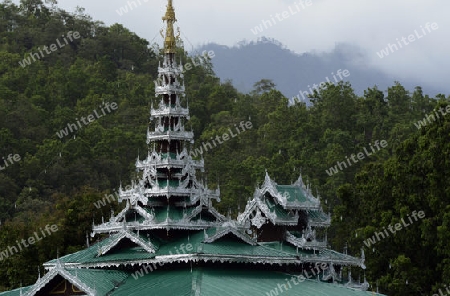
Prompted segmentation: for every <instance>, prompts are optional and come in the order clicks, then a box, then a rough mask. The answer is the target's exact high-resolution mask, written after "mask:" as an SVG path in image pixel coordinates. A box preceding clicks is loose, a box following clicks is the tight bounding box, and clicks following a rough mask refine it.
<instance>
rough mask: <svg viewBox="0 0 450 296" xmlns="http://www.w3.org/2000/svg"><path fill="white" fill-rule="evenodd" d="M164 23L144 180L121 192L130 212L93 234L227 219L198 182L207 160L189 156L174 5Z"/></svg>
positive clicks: (140, 164)
mask: <svg viewBox="0 0 450 296" xmlns="http://www.w3.org/2000/svg"><path fill="white" fill-rule="evenodd" d="M162 19H163V21H165V22H166V32H165V39H164V60H163V65H162V66H161V65H160V66H159V67H158V79H157V80H156V81H155V96H156V97H157V98H158V101H159V103H158V107H157V108H154V106H153V104H152V107H151V111H150V120H151V122H152V124H151V125H150V127H149V130H148V132H147V144H148V155H147V158H146V159H145V160H142V161H141V160H139V159H138V160H137V162H136V168H137V170H138V171H140V172H141V173H142V175H141V177H140V179H139V180H138V181H137V182H135V183H133V186H132V188H131V189H129V190H122V189H120V191H119V193H120V198H119V201H125V202H126V203H127V205H126V208H125V209H124V210H123V211H122V212H121V213H119V215H117V216H115V217H111V220H110V221H109V222H108V223H103V224H102V225H99V226H96V227H94V233H104V232H111V231H118V230H120V229H122V228H123V225H122V224H124V225H125V227H126V228H128V229H130V230H151V229H162V228H164V229H167V230H170V229H197V230H199V229H200V230H201V229H205V228H206V227H210V226H214V225H215V223H216V222H221V221H224V219H225V218H224V217H223V216H222V215H221V214H219V213H218V212H217V211H216V210H215V209H214V208H213V207H212V202H211V199H216V200H219V194H220V192H219V190H208V189H207V188H205V187H204V186H203V184H202V183H200V182H199V180H197V177H196V171H197V170H201V171H203V170H204V161H203V159H201V160H193V159H192V157H191V156H190V154H189V150H190V145H192V143H193V142H194V134H193V132H191V131H187V130H186V129H185V123H186V121H188V120H189V118H190V117H189V109H188V108H187V107H183V106H182V103H181V100H182V99H183V98H184V97H185V87H184V82H183V73H182V72H183V67H182V65H181V64H180V65H178V64H177V61H176V41H177V37H176V36H175V34H174V28H173V27H174V23H175V22H176V17H175V10H174V8H173V5H172V1H171V0H169V3H168V5H167V11H166V14H165V15H164V17H163V18H162ZM131 213H134V214H131ZM135 216H136V218H135ZM137 216H139V217H137ZM133 219H134V220H133Z"/></svg>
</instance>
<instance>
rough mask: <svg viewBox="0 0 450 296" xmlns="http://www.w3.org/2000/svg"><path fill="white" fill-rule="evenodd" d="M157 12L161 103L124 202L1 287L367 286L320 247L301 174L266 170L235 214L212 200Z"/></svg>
mask: <svg viewBox="0 0 450 296" xmlns="http://www.w3.org/2000/svg"><path fill="white" fill-rule="evenodd" d="M163 21H164V22H165V23H166V30H165V34H163V37H164V60H163V61H162V64H160V66H159V68H158V79H157V80H156V81H155V96H156V98H157V101H158V102H159V103H158V105H157V106H153V105H152V106H151V110H150V119H151V124H150V126H149V130H148V132H147V144H148V152H147V153H146V154H147V155H146V157H145V158H144V159H139V158H138V159H137V161H136V169H137V170H138V171H139V177H138V178H137V179H136V180H134V181H133V182H132V185H131V186H130V187H128V188H127V189H126V190H124V189H123V188H120V189H119V195H120V198H119V202H120V203H121V204H123V209H122V210H121V211H120V212H119V213H117V214H115V213H111V217H110V218H109V220H107V221H103V223H101V224H99V225H93V228H92V233H91V236H92V237H93V238H94V240H96V241H97V243H95V244H93V245H91V246H88V247H87V248H86V249H84V250H82V251H79V252H76V253H74V254H69V255H65V256H63V257H60V258H57V259H55V260H52V261H49V262H47V263H45V264H44V267H45V269H46V271H47V273H46V274H45V275H44V276H42V277H41V276H39V278H38V279H37V281H36V283H35V284H34V285H32V286H28V287H22V288H20V289H16V290H13V291H9V292H4V293H0V295H2V296H6V295H7V296H10V295H24V296H25V295H26V296H34V295H38V296H41V295H89V296H104V295H112V296H119V295H120V296H121V295H124V296H129V295H134V296H139V295H146V296H147V295H158V296H160V295H171V296H172V295H198V296H200V295H208V296H210V295H221V296H226V295H233V296H235V295H247V296H248V295H279V294H283V295H306V296H309V295H314V296H315V295H333V296H336V295H337V296H339V295H346V296H348V295H374V293H373V292H368V291H367V290H368V289H369V284H368V283H367V281H366V280H365V279H363V281H361V280H358V281H355V280H353V279H352V277H351V268H354V269H359V270H364V269H365V266H364V252H361V256H362V258H356V257H353V256H350V255H348V254H343V253H339V252H335V251H333V250H330V249H328V248H327V237H326V229H327V228H328V227H329V226H330V223H331V218H330V215H329V214H327V213H325V212H324V211H323V210H322V207H321V202H320V198H319V197H316V196H314V195H313V193H312V192H311V189H310V187H309V185H307V184H305V183H304V181H303V180H302V177H301V176H300V177H299V179H298V180H297V181H296V182H295V183H293V184H291V185H278V184H277V183H276V182H275V181H273V180H272V179H271V178H270V176H269V174H268V173H267V172H266V173H265V180H264V183H263V184H262V185H261V186H260V187H258V188H256V190H255V192H254V195H253V198H252V199H250V200H249V201H248V203H247V205H246V208H245V210H244V211H243V212H242V213H240V214H239V215H238V217H237V219H232V218H230V217H225V216H224V215H222V214H221V213H219V212H218V211H217V210H216V209H215V208H214V206H213V200H214V201H216V202H220V189H219V188H217V189H209V188H208V186H207V184H205V183H204V182H203V181H202V180H199V179H197V177H196V175H197V173H198V172H202V171H203V170H204V161H203V159H200V160H198V159H193V158H192V157H191V155H190V152H191V151H192V149H193V143H194V134H193V132H192V131H187V130H186V129H185V124H186V122H187V121H188V120H189V118H190V117H189V109H188V106H184V105H186V104H185V103H183V102H185V101H186V99H185V87H184V81H183V66H182V64H181V62H179V61H177V59H176V52H177V50H176V45H177V39H178V38H179V37H178V36H176V35H175V32H174V23H175V22H176V17H175V10H174V7H173V3H172V0H168V5H167V11H166V14H165V15H164V17H163ZM262 173H264V172H262ZM378 295H379V294H378Z"/></svg>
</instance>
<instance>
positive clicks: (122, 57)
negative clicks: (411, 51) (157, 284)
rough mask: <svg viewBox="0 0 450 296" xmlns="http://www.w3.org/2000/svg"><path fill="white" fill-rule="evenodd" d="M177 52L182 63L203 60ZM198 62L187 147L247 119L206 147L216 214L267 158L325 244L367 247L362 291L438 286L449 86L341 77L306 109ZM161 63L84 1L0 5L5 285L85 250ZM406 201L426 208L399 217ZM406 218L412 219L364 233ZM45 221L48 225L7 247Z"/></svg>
mask: <svg viewBox="0 0 450 296" xmlns="http://www.w3.org/2000/svg"><path fill="white" fill-rule="evenodd" d="M150 29H151V28H149V30H150ZM152 30H154V31H156V30H159V28H154V29H152ZM69 32H72V33H70V34H69ZM75 33H78V34H79V38H76V36H78V35H77V34H75ZM63 36H64V37H63ZM69 36H72V38H71V39H70V38H69ZM57 40H59V42H60V43H58V41H57ZM65 40H66V41H67V42H66V41H65ZM160 43H161V40H160ZM51 44H56V46H57V47H56V50H53V49H55V47H53V49H52V48H51V47H50V45H51ZM60 45H64V46H60ZM180 45H181V44H180ZM44 46H47V47H49V48H50V49H47V51H46V50H45V49H44ZM40 51H42V53H43V54H40ZM47 52H50V53H47ZM33 53H35V55H34V57H35V59H34V60H33V58H31V60H29V61H30V64H29V65H24V64H23V60H24V59H25V58H28V57H31V56H30V55H31V54H33ZM37 53H39V54H37ZM179 54H180V55H181V58H182V60H183V62H184V63H187V62H192V59H194V61H200V58H199V57H193V56H188V55H187V53H186V52H183V51H182V50H180V52H179ZM39 55H40V58H38V56H39ZM201 59H202V60H203V62H202V63H201V65H200V66H198V64H199V62H198V63H196V65H197V66H193V67H191V69H189V70H186V72H185V84H186V87H187V89H186V92H187V94H188V96H187V98H186V102H184V103H185V104H189V108H190V113H191V120H190V123H189V125H188V126H189V128H192V130H193V131H194V133H195V136H196V137H195V138H196V142H195V147H196V148H198V147H202V143H205V142H208V141H210V139H211V138H213V137H216V136H217V135H222V134H224V133H227V132H228V129H233V130H234V129H235V125H237V126H239V124H240V122H242V121H245V122H247V121H250V122H251V123H252V128H251V129H247V130H246V131H245V132H242V133H241V134H239V135H238V136H237V137H235V138H232V139H230V140H229V141H226V142H224V143H223V144H221V145H217V147H214V148H213V149H209V150H208V151H206V152H204V153H203V157H204V158H205V164H206V172H205V174H204V175H203V176H202V178H203V179H204V180H205V181H207V182H208V186H209V187H210V188H215V187H216V186H217V185H220V189H221V198H222V201H221V202H220V203H218V204H216V207H217V208H218V209H219V210H220V211H221V212H222V213H223V214H227V213H228V212H229V211H230V212H231V215H232V216H236V215H237V213H238V212H239V211H243V209H244V207H245V204H246V201H247V199H248V198H249V197H251V196H252V194H253V191H254V189H255V187H256V186H258V185H259V184H261V182H262V181H263V179H264V175H265V170H267V171H268V173H269V174H270V176H271V177H273V178H274V179H275V180H276V181H277V182H278V183H279V184H290V183H291V182H293V181H295V180H296V179H297V178H298V176H299V174H300V172H301V173H302V175H303V178H304V179H306V180H308V181H309V182H310V183H311V187H312V189H313V192H318V193H319V194H320V198H321V200H322V202H323V206H324V210H325V211H326V212H327V211H330V212H331V213H332V215H333V223H332V227H331V228H330V229H329V231H328V239H329V244H330V247H331V248H332V249H335V250H337V251H343V250H344V248H346V249H347V251H348V253H349V254H351V255H355V256H360V255H361V249H364V251H365V256H366V265H367V267H368V269H367V271H366V273H365V276H366V277H367V280H368V281H369V282H370V283H371V284H372V287H371V289H376V286H377V284H378V287H379V289H380V292H385V293H387V294H388V295H431V294H433V292H437V291H438V290H439V289H442V288H443V287H444V285H446V284H449V282H448V279H450V247H449V243H450V231H449V228H450V214H449V212H450V201H449V197H450V185H449V181H450V180H449V178H450V155H449V152H450V143H449V139H450V115H446V114H447V113H450V107H449V108H448V109H447V106H449V105H450V98H449V97H446V95H439V96H437V97H435V98H430V97H428V96H427V95H426V94H423V93H422V90H421V88H420V87H417V88H416V89H415V91H414V92H412V93H409V92H408V91H407V90H406V89H405V88H404V87H403V86H402V85H400V84H399V83H395V82H393V84H392V86H391V87H390V88H388V89H387V91H386V92H385V91H384V90H379V89H377V88H376V87H372V86H371V83H370V81H369V82H367V86H368V88H367V90H366V91H365V93H364V96H362V97H358V96H357V95H355V93H354V91H353V89H352V87H351V85H350V84H349V83H342V82H341V83H339V84H336V85H333V84H328V85H327V86H326V87H324V88H322V89H320V91H316V92H315V93H314V94H313V95H312V97H311V101H312V102H313V105H312V106H311V107H309V108H307V107H306V106H305V105H304V104H302V103H300V104H296V105H293V106H288V99H287V98H286V97H284V95H283V94H282V93H280V92H279V91H278V90H277V88H276V85H274V84H273V83H272V82H271V81H269V80H262V81H260V82H259V83H257V84H255V86H254V90H253V91H252V92H250V93H248V94H242V93H239V92H238V91H237V90H236V89H235V88H234V87H233V85H232V84H231V83H230V82H224V81H220V79H218V78H217V77H216V76H215V74H214V72H213V69H212V66H211V62H210V61H208V60H207V59H205V58H204V57H202V58H201ZM160 60H161V52H160V49H159V47H158V46H157V45H156V44H149V42H148V41H146V40H144V39H142V38H140V37H139V36H137V35H136V34H134V33H133V32H130V31H129V30H127V29H126V28H124V27H123V26H122V25H119V24H115V25H112V26H110V27H107V26H105V25H103V24H102V23H101V22H98V21H94V20H93V19H91V17H89V16H87V15H86V14H85V13H84V12H83V10H82V9H79V10H78V11H77V12H76V13H75V14H69V13H67V12H65V11H62V10H60V9H58V8H57V6H56V3H53V4H52V3H50V4H44V3H43V1H41V0H22V1H21V5H20V6H16V5H14V4H12V3H11V2H10V1H3V2H2V3H0V166H1V167H0V221H1V225H0V256H2V257H1V258H0V291H1V290H5V289H10V288H13V287H19V286H20V285H24V286H25V285H30V284H32V283H34V282H35V280H36V278H37V276H38V271H39V272H40V273H41V275H42V274H43V273H44V270H43V268H42V263H44V262H46V261H47V260H49V259H53V258H56V257H57V256H62V255H65V254H67V253H71V252H74V251H77V250H80V249H82V248H84V247H85V246H86V244H87V239H90V236H87V234H89V233H90V229H91V227H92V223H93V222H95V223H99V222H100V221H101V220H102V219H108V218H109V216H110V215H111V211H115V212H116V213H117V211H118V210H119V209H121V208H122V207H123V205H120V204H117V203H115V202H113V203H110V204H108V205H106V206H102V207H97V206H96V204H97V205H98V203H97V202H98V201H99V200H102V199H103V198H104V196H105V194H110V193H113V192H114V191H116V190H117V188H118V187H119V186H120V185H121V184H122V186H124V187H125V186H126V185H127V184H129V183H130V182H131V181H130V180H132V179H133V178H134V176H135V174H136V172H135V169H134V164H135V161H136V158H137V156H138V155H140V157H141V159H142V158H143V157H144V155H145V154H146V153H147V146H146V144H145V141H146V131H147V126H148V124H149V115H150V114H149V110H150V106H151V104H154V105H155V106H156V105H157V104H158V102H156V101H155V99H154V98H155V96H154V83H153V80H155V79H156V77H155V76H156V73H157V67H158V63H159V61H160ZM21 63H22V65H21ZM193 64H194V63H193ZM114 106H115V107H116V108H115V107H114ZM434 110H436V112H435V111H434ZM431 115H433V117H431ZM90 116H92V117H90ZM426 116H428V117H426ZM83 118H84V119H83ZM86 118H87V119H86ZM424 119H425V120H424ZM419 120H420V121H421V126H419V124H418V121H419ZM85 122H87V124H86V123H85ZM62 130H65V132H61V131H62ZM382 141H385V142H382ZM380 143H387V146H385V147H383V145H382V144H381V146H380ZM377 145H378V146H377ZM376 147H378V148H376ZM380 147H381V148H380ZM366 152H367V153H366ZM360 153H363V154H362V155H363V157H361V154H360ZM16 155H17V156H18V157H16V158H14V156H16ZM352 155H353V156H352ZM17 159H19V160H17ZM354 159H355V160H356V161H354ZM344 164H345V166H344ZM330 168H334V170H331V169H330ZM413 211H417V212H419V211H423V212H424V214H425V217H423V218H420V219H418V220H408V217H410V216H411V215H412V213H413ZM408 215H409V216H408ZM411 217H412V216H411ZM402 218H403V219H405V221H406V222H408V221H410V222H411V221H412V222H411V223H410V224H409V225H408V226H404V227H403V229H402V230H398V232H397V233H395V234H392V235H390V236H387V235H386V237H385V238H382V239H380V240H379V241H377V242H373V243H371V244H368V243H367V239H368V238H373V236H374V234H375V233H376V232H382V231H383V232H384V231H385V230H386V229H388V227H389V226H392V225H396V224H398V223H399V222H400V221H401V219H402ZM47 225H57V227H58V231H56V232H54V233H52V234H51V235H48V236H47V237H46V238H44V239H42V240H40V241H37V242H36V243H34V244H31V243H30V246H29V247H27V248H23V250H17V252H16V251H15V250H14V252H12V251H11V250H12V246H17V245H18V242H20V241H21V240H22V239H26V238H29V237H32V236H33V235H34V233H35V232H37V233H39V234H40V233H41V229H45V226H47ZM386 231H388V230H386ZM385 233H386V232H385ZM40 236H41V237H42V235H40ZM89 243H90V244H93V243H95V241H90V242H89ZM5 250H7V251H9V252H6V256H5V252H4V251H5ZM2 252H3V253H2ZM11 253H14V254H11ZM363 276H364V275H363V274H361V279H362V277H363Z"/></svg>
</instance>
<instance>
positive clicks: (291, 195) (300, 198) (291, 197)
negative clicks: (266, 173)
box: [276, 185, 317, 207]
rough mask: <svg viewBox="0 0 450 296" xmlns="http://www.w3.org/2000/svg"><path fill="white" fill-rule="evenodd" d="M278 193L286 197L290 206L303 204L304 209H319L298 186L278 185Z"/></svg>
mask: <svg viewBox="0 0 450 296" xmlns="http://www.w3.org/2000/svg"><path fill="white" fill-rule="evenodd" d="M276 189H277V190H278V192H279V193H280V194H281V195H283V196H286V201H287V203H288V204H301V206H304V207H317V204H316V203H314V202H312V200H311V199H310V198H308V197H307V196H306V194H305V191H304V190H303V189H302V188H301V187H300V186H297V185H277V186H276Z"/></svg>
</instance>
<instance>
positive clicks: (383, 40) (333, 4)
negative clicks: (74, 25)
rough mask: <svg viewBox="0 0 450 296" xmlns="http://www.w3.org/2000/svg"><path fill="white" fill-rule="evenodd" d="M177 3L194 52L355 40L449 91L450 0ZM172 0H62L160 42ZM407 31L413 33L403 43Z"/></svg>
mask: <svg viewBox="0 0 450 296" xmlns="http://www.w3.org/2000/svg"><path fill="white" fill-rule="evenodd" d="M139 1H140V3H141V4H139ZM15 2H16V3H17V2H18V0H16V1H15ZM132 2H135V3H136V4H137V5H138V6H139V7H138V8H134V6H132V7H133V9H132V10H131V9H130V6H129V5H130V4H131V3H132ZM173 2H174V6H175V11H176V14H177V18H178V26H179V27H181V31H182V39H183V40H184V43H185V47H186V50H188V51H190V49H191V48H192V47H191V45H193V46H198V45H202V44H205V43H208V42H215V43H219V44H224V45H230V46H231V45H235V44H236V43H237V42H239V41H241V40H243V39H246V40H249V41H250V40H256V39H257V38H258V37H261V36H266V37H269V38H275V39H277V40H278V41H280V42H281V43H283V44H284V45H285V46H286V47H287V48H289V49H291V50H292V51H294V52H297V53H304V52H310V51H318V52H323V51H331V50H332V49H333V48H334V46H335V44H336V43H350V44H353V45H356V46H358V47H360V48H361V49H362V50H364V51H365V52H366V54H367V56H368V57H369V60H370V62H369V63H370V64H372V65H375V66H376V67H378V68H380V69H382V70H384V71H386V72H388V73H390V74H392V75H395V76H398V77H401V78H403V79H408V77H414V78H415V79H418V81H423V82H424V83H427V84H431V85H435V86H437V87H439V88H442V87H446V89H449V90H450V83H449V80H450V79H449V76H450V75H449V69H450V57H449V55H450V38H449V37H450V17H449V13H450V1H449V0H426V1H424V0H310V3H309V4H310V5H308V3H307V1H306V0H304V4H303V5H302V4H300V2H301V0H296V1H294V0H224V1H216V0H173ZM166 3H167V0H130V1H128V0H108V1H105V0H59V1H58V6H59V7H61V8H63V9H65V10H67V11H73V10H74V8H75V7H76V6H81V7H84V8H85V9H86V13H88V14H90V15H91V16H92V17H93V18H94V20H100V21H103V22H104V23H105V24H106V25H111V24H114V23H121V24H123V25H124V26H125V27H127V28H129V29H130V30H131V31H133V32H135V33H137V34H138V35H139V36H141V37H143V38H145V39H147V40H149V41H151V40H153V41H154V42H158V43H159V44H161V42H162V38H161V37H160V35H159V29H160V28H162V27H163V23H162V20H161V16H162V15H163V14H164V12H165V7H166ZM131 5H132V4H131ZM126 6H128V12H127V13H124V11H123V10H122V12H121V14H122V15H119V13H118V11H120V8H121V7H123V8H125V7H126ZM284 11H286V13H285V14H284V17H283V15H282V13H283V12H284ZM277 14H279V15H278V18H277ZM271 16H272V17H273V20H272V17H271ZM279 19H282V21H279ZM263 20H265V21H266V26H267V27H268V28H267V29H266V28H265V27H264V26H263V27H262V28H263V32H262V33H259V34H256V35H255V34H254V33H253V32H252V29H253V30H254V29H255V27H256V26H260V25H261V24H262V21H263ZM268 21H270V22H271V23H272V27H270V26H269V24H268ZM427 23H430V24H432V23H436V25H437V26H438V28H437V29H436V25H434V29H433V28H431V27H428V28H426V27H425V26H426V25H427ZM422 28H423V29H422ZM423 30H425V32H426V35H425V33H424V31H423ZM409 35H415V37H414V38H413V37H411V40H413V39H414V40H413V41H408V39H407V38H408V36H409ZM402 37H406V39H404V41H402V40H401V38H402ZM397 38H398V40H399V42H400V43H401V45H402V47H401V48H400V45H398V41H397ZM389 43H391V44H396V46H397V48H398V50H397V49H395V47H393V46H391V48H392V49H391V50H390V54H389V56H385V57H383V58H380V57H379V56H378V54H377V52H379V51H381V50H382V49H383V48H386V47H387V46H388V44H389ZM406 43H407V45H406Z"/></svg>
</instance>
